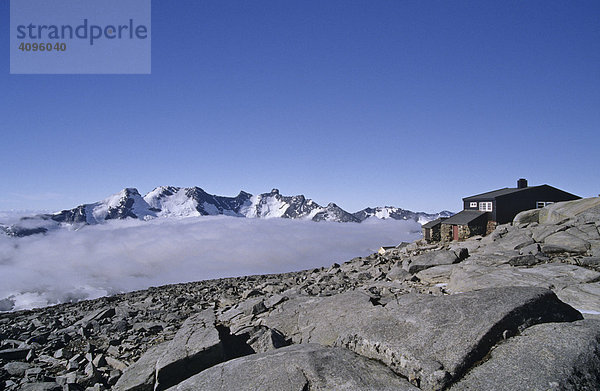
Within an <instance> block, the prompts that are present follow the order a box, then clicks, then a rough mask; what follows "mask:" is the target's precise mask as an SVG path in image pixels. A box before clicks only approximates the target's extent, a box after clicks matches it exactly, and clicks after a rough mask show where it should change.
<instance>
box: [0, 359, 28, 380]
mask: <svg viewBox="0 0 600 391" xmlns="http://www.w3.org/2000/svg"><path fill="white" fill-rule="evenodd" d="M3 368H4V370H5V371H6V372H8V374H9V375H11V376H15V377H23V376H24V375H25V371H26V370H27V369H29V368H31V365H30V364H28V363H26V362H21V361H14V362H9V363H8V364H5V365H4V367H3Z"/></svg>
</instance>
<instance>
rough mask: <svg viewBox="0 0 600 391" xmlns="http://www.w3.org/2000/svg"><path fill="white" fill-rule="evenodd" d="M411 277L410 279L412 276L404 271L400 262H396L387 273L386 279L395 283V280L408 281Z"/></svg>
mask: <svg viewBox="0 0 600 391" xmlns="http://www.w3.org/2000/svg"><path fill="white" fill-rule="evenodd" d="M407 267H408V266H407ZM411 277H412V274H410V273H409V272H407V271H406V270H404V268H403V267H402V263H401V262H398V263H396V264H395V265H394V266H392V268H391V269H390V271H389V272H388V273H387V278H388V279H389V280H390V281H396V280H398V281H404V280H408V279H410V278H411Z"/></svg>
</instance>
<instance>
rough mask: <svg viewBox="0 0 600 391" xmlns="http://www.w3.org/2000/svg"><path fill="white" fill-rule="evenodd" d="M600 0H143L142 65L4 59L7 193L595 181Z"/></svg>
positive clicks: (353, 197)
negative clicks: (105, 67)
mask: <svg viewBox="0 0 600 391" xmlns="http://www.w3.org/2000/svg"><path fill="white" fill-rule="evenodd" d="M598 15H600V2H598V1H575V2H573V1H527V2H522V1H502V2H498V1H468V2H465V1H452V2H447V1H397V0H393V1H379V0H378V1H331V0H327V1H323V0H320V1H311V0H302V1H287V0H286V1H274V0H273V1H257V0H253V1H204V0H177V1H166V0H161V1H157V0H153V1H152V32H151V34H152V74H151V75H10V74H9V55H8V53H9V47H8V45H9V28H8V22H9V2H8V1H6V0H5V1H2V2H0V17H1V19H0V20H2V21H3V23H2V26H3V27H2V28H1V29H0V52H2V53H5V56H4V57H3V59H4V61H1V62H0V118H1V120H0V132H1V135H2V138H1V140H2V142H1V143H0V165H1V166H2V169H1V171H0V172H1V177H0V210H11V209H50V210H58V209H63V208H70V207H73V206H76V205H77V204H80V203H84V202H93V201H97V200H99V199H102V198H104V197H106V196H107V195H109V194H111V193H115V192H117V191H119V190H120V189H122V188H124V187H137V188H138V189H139V190H140V192H142V193H145V192H147V191H150V190H152V189H153V188H154V187H156V186H159V185H175V186H200V187H202V188H204V189H205V190H206V191H208V192H210V193H216V194H220V195H236V194H237V193H238V191H239V190H241V189H243V190H245V191H248V192H251V193H258V192H265V191H269V190H270V189H271V188H273V187H278V188H279V189H280V190H281V192H282V193H284V194H290V195H291V194H299V193H304V194H305V195H306V196H308V197H311V198H313V199H315V201H317V202H319V203H322V204H326V203H327V202H331V201H333V202H336V203H338V204H339V205H340V206H341V207H343V208H344V209H347V210H349V211H356V210H359V209H362V208H364V207H367V206H380V205H394V206H398V207H403V208H407V209H411V210H419V211H439V210H442V209H450V210H454V211H456V210H459V209H460V208H461V202H460V199H461V197H464V196H468V195H472V194H477V193H480V192H483V191H487V190H492V189H496V188H500V187H505V186H509V187H510V186H515V182H516V180H517V179H518V178H519V177H525V178H528V179H529V183H530V184H534V185H535V184H543V183H548V184H550V185H554V186H556V187H559V188H561V189H564V190H567V191H570V192H572V193H575V194H578V195H580V196H596V195H598V193H600V186H599V183H600V181H599V179H600V178H599V176H600V174H599V172H600V164H599V163H598V151H599V149H600V148H599V147H600V135H599V134H600V127H599V124H600V27H599V26H600V25H599V24H598Z"/></svg>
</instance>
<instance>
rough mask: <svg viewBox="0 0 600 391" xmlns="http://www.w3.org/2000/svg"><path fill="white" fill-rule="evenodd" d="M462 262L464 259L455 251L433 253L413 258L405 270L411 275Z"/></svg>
mask: <svg viewBox="0 0 600 391" xmlns="http://www.w3.org/2000/svg"><path fill="white" fill-rule="evenodd" d="M464 258H466V256H464V254H463V259H464ZM461 260H462V259H461V258H459V257H458V256H457V255H456V253H455V252H454V251H450V250H448V251H432V252H428V253H425V254H421V255H418V256H416V257H414V258H411V260H410V263H408V264H407V265H406V267H405V268H404V269H405V270H406V271H408V272H409V273H417V272H420V271H421V270H425V269H428V268H430V267H434V266H439V265H452V264H453V263H457V262H460V261H461Z"/></svg>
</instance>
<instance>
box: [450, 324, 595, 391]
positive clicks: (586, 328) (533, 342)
mask: <svg viewBox="0 0 600 391" xmlns="http://www.w3.org/2000/svg"><path fill="white" fill-rule="evenodd" d="M599 342H600V321H596V320H582V321H579V322H573V323H546V324H539V325H535V326H532V327H530V328H528V329H526V330H525V331H523V332H522V333H521V334H520V335H518V336H515V337H512V338H509V339H508V340H507V341H505V342H504V343H502V344H500V345H499V346H497V347H496V348H495V349H494V350H492V352H491V353H490V356H489V357H488V358H487V360H485V361H484V362H483V363H482V364H480V365H478V366H476V367H475V368H473V369H472V370H471V371H470V372H469V373H468V374H467V375H466V376H465V377H464V378H463V379H462V380H461V381H460V382H458V383H457V384H455V385H454V386H453V387H452V388H451V390H452V391H463V390H464V391H467V390H472V391H479V390H496V391H519V390H561V391H568V390H573V391H574V390H598V389H600V350H599V349H598V343H599Z"/></svg>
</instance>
